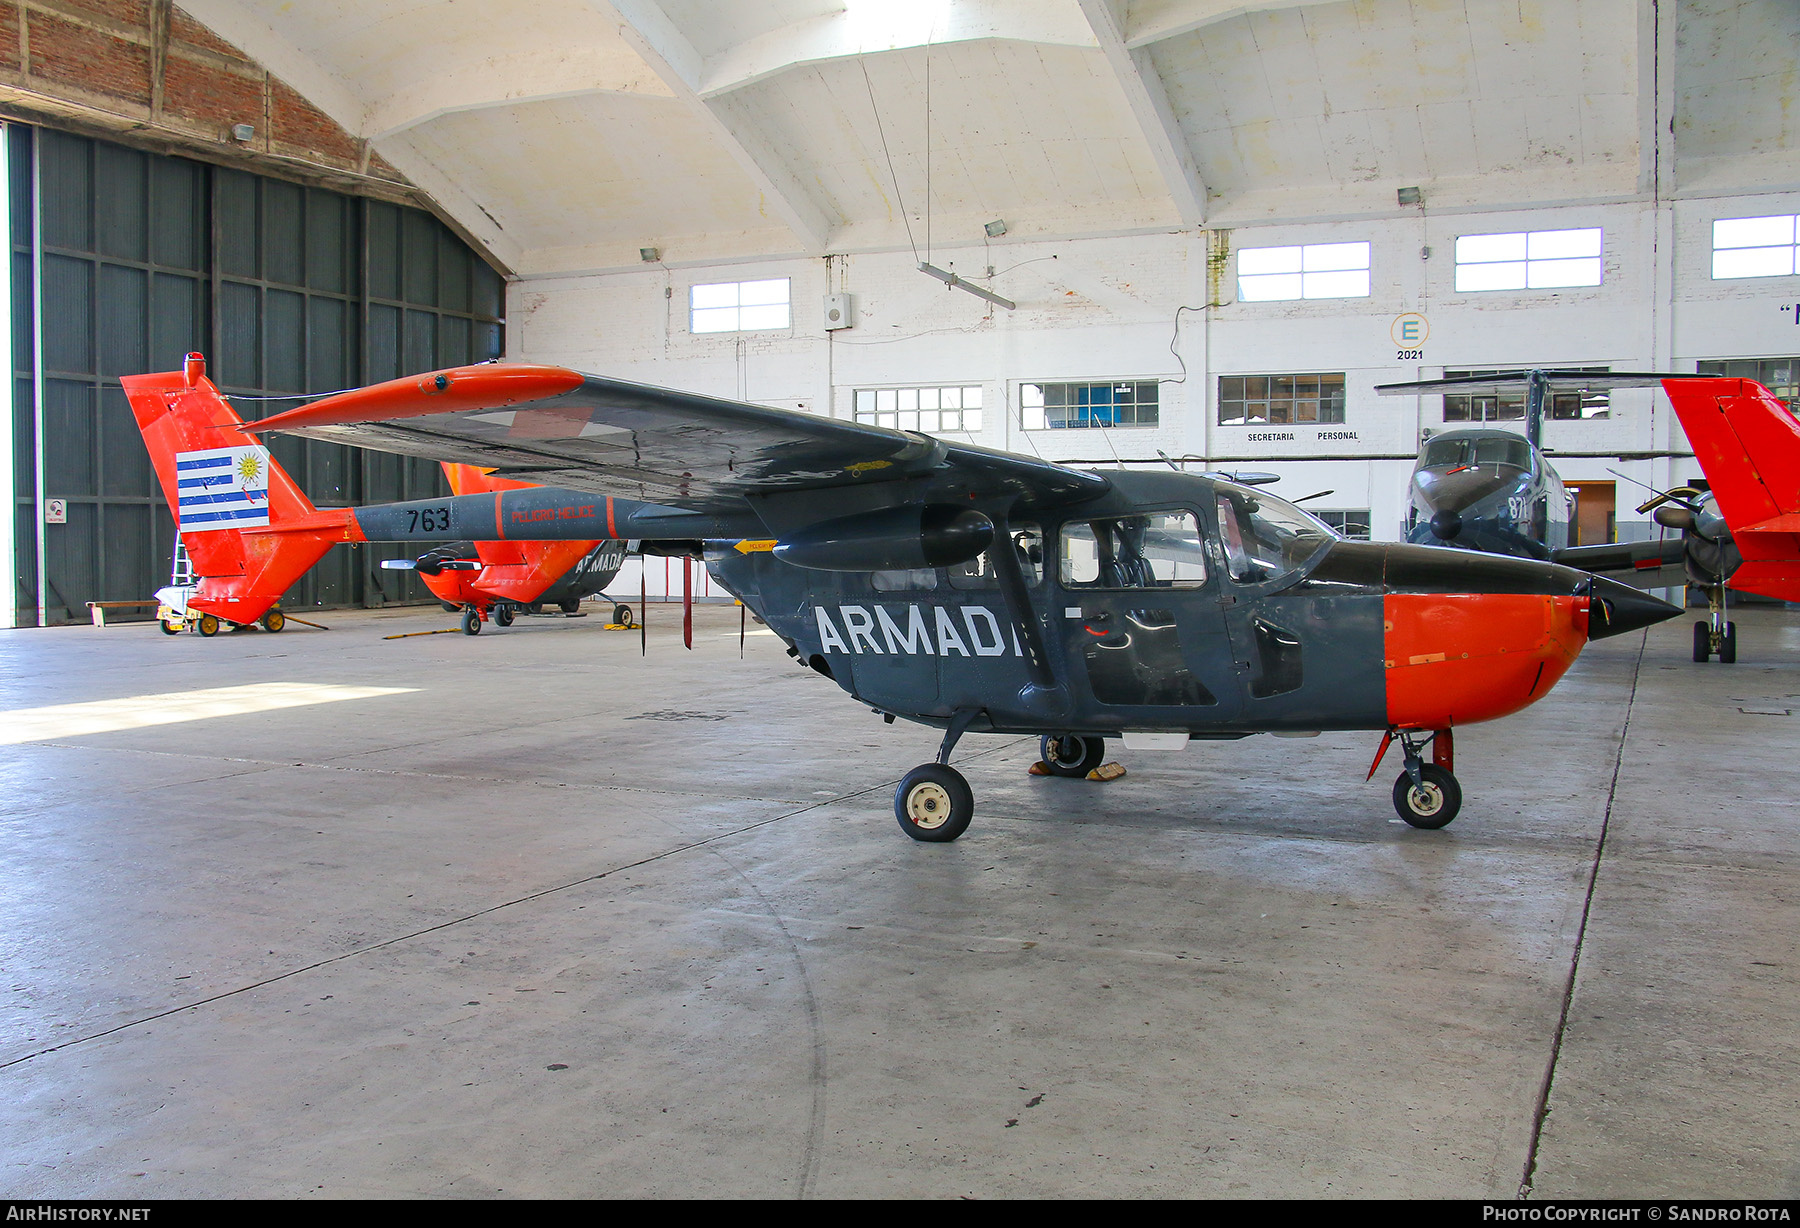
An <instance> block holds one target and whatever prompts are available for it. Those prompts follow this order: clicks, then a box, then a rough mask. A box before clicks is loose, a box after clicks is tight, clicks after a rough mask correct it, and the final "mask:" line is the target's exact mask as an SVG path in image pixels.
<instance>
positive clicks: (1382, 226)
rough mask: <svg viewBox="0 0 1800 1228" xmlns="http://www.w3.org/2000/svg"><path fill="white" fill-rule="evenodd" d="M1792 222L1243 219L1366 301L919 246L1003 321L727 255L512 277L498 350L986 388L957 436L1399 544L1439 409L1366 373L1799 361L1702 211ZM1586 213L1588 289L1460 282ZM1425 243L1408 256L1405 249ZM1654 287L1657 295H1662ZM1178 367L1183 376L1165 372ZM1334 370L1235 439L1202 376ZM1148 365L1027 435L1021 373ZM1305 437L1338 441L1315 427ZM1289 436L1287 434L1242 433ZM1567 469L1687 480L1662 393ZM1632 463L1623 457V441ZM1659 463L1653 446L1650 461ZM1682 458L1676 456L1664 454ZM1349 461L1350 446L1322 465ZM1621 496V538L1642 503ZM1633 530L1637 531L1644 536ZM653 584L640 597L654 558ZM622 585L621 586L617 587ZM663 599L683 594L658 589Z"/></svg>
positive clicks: (1788, 198)
mask: <svg viewBox="0 0 1800 1228" xmlns="http://www.w3.org/2000/svg"><path fill="white" fill-rule="evenodd" d="M1773 213H1800V192H1786V193H1761V194H1754V195H1728V196H1715V197H1703V198H1690V199H1683V200H1679V201H1676V202H1673V203H1668V202H1664V203H1661V204H1657V203H1654V202H1651V201H1648V200H1627V201H1615V202H1609V203H1597V204H1584V205H1571V206H1562V207H1542V208H1531V209H1509V210H1506V211H1503V212H1494V211H1490V212H1480V211H1473V210H1461V211H1457V212H1445V213H1432V212H1431V211H1430V210H1429V208H1427V209H1425V210H1410V211H1403V212H1400V213H1398V214H1396V215H1394V216H1390V217H1388V218H1385V219H1381V220H1374V221H1372V220H1368V219H1359V220H1345V221H1319V222H1307V223H1283V224H1270V225H1265V226H1245V227H1240V228H1237V229H1235V230H1232V231H1231V232H1229V235H1228V236H1227V237H1228V239H1229V244H1230V248H1231V250H1232V251H1233V252H1235V251H1236V250H1238V249H1241V248H1244V247H1265V246H1278V245H1285V244H1298V243H1330V242H1343V241H1352V240H1368V241H1370V242H1371V243H1372V244H1373V261H1372V293H1371V295H1370V296H1369V297H1368V298H1362V299H1345V300H1330V301H1320V302H1301V303H1242V304H1240V303H1235V302H1232V301H1231V300H1232V299H1234V298H1235V294H1236V283H1235V271H1236V265H1235V260H1233V262H1232V263H1231V265H1229V266H1228V267H1227V270H1226V275H1225V276H1224V278H1223V279H1222V284H1221V289H1222V295H1221V298H1222V299H1223V300H1224V302H1225V305H1222V306H1217V307H1212V308H1207V309H1203V310H1198V311H1186V312H1182V313H1181V323H1180V328H1179V331H1177V328H1176V323H1175V321H1176V313H1177V309H1178V308H1180V307H1182V306H1188V307H1203V305H1204V304H1205V303H1206V302H1207V276H1206V268H1207V253H1208V236H1207V235H1206V234H1205V233H1195V232H1177V233H1167V234H1148V235H1127V236H1119V237H1110V238H1093V239H1078V240H1068V241H1061V242H1054V243H1015V242H1009V241H1004V240H1003V241H1001V242H1000V243H997V244H992V245H986V244H981V243H975V244H968V245H964V246H961V247H956V248H948V247H945V246H943V245H942V244H941V243H940V245H939V246H938V248H937V249H936V251H935V252H934V253H933V260H934V262H935V263H937V264H939V265H943V266H946V267H953V268H954V270H955V271H956V272H958V273H961V274H962V275H964V276H965V277H972V278H982V277H984V275H985V273H986V271H987V270H988V269H989V268H990V267H991V268H993V269H994V270H995V272H994V276H993V277H992V279H991V280H984V283H983V284H986V285H989V286H991V288H992V289H993V290H995V291H996V292H997V293H1000V294H1003V295H1005V296H1007V297H1009V298H1013V299H1015V300H1017V302H1018V304H1019V307H1018V310H1017V311H1015V312H1008V311H1004V310H1001V309H997V308H992V307H990V306H989V305H988V304H986V303H984V302H982V301H980V300H978V299H976V298H974V297H973V296H971V295H967V294H963V293H959V292H956V291H952V290H949V289H946V288H945V287H944V286H943V285H942V284H941V283H939V282H937V281H935V280H933V279H931V278H929V277H927V276H926V275H924V274H923V273H920V272H918V271H917V269H916V268H915V267H914V265H915V261H914V258H913V255H912V254H911V253H910V252H894V253H875V254H862V255H850V256H835V257H830V258H826V259H794V260H758V261H748V262H742V263H732V264H714V265H705V266H694V267H681V268H665V267H663V266H660V265H657V266H646V267H645V268H644V269H643V270H642V271H634V272H630V273H619V274H610V275H597V276H585V277H569V278H558V279H540V280H530V281H521V282H515V283H513V285H512V286H511V288H510V290H509V303H508V338H509V346H510V354H509V357H511V358H514V359H519V360H528V361H534V362H554V363H563V364H567V365H569V366H572V367H576V368H578V369H581V370H586V371H593V372H596V373H600V374H605V375H609V376H614V377H618V378H623V379H631V380H639V381H642V382H645V383H651V384H660V385H665V386H668V387H674V388H682V389H687V390H691V391H695V392H702V393H708V394H712V395H717V396H725V397H733V398H739V399H743V400H749V401H755V402H759V403H763V404H769V405H777V406H781V407H784V408H790V409H801V410H806V411H808V412H812V413H825V414H832V415H835V416H838V417H849V416H850V415H851V413H852V399H853V394H854V391H855V389H857V388H859V387H872V386H892V385H909V384H917V385H930V384H969V383H979V384H981V385H982V387H983V390H984V392H983V395H984V405H985V407H986V411H985V415H984V416H985V421H984V424H983V430H982V431H981V432H980V433H979V435H977V436H975V437H974V438H975V441H976V442H979V443H983V444H987V445H990V446H994V447H1001V448H1007V449H1010V450H1014V451H1019V452H1025V453H1030V454H1037V455H1040V456H1043V457H1046V458H1048V459H1052V460H1081V461H1089V462H1095V463H1104V464H1111V463H1114V460H1115V458H1118V459H1123V460H1154V459H1155V457H1156V454H1157V453H1158V452H1159V451H1161V452H1166V453H1168V454H1169V455H1171V456H1177V457H1180V456H1192V457H1198V458H1205V460H1204V461H1203V462H1198V463H1196V465H1195V467H1205V466H1206V465H1211V466H1214V467H1239V468H1258V469H1269V470H1273V471H1275V472H1277V473H1280V474H1282V481H1281V483H1280V485H1279V486H1278V487H1277V488H1276V489H1277V491H1278V492H1280V493H1282V494H1285V495H1287V496H1288V497H1290V498H1292V497H1299V496H1302V495H1306V494H1310V493H1312V492H1314V491H1317V490H1324V489H1331V490H1332V491H1333V492H1334V493H1333V494H1332V495H1330V496H1327V497H1324V498H1320V499H1315V500H1312V501H1311V502H1310V504H1309V506H1311V507H1315V508H1362V507H1367V508H1369V509H1370V510H1371V513H1372V523H1373V526H1374V532H1375V535H1376V536H1377V537H1386V538H1393V537H1398V536H1399V535H1400V532H1401V525H1402V522H1403V520H1404V517H1405V510H1406V484H1407V477H1408V474H1409V473H1410V471H1411V457H1412V455H1413V454H1414V453H1415V452H1416V450H1417V448H1418V441H1419V431H1420V429H1421V427H1441V426H1442V425H1443V423H1442V418H1441V403H1440V401H1439V399H1438V398H1435V397H1424V398H1411V397H1404V398H1386V397H1379V396H1377V395H1375V393H1374V391H1373V388H1374V386H1375V385H1376V384H1378V383H1384V382H1389V381H1397V380H1405V379H1421V378H1431V377H1433V376H1436V375H1438V374H1440V373H1441V372H1442V371H1443V370H1444V369H1445V368H1453V369H1454V368H1469V367H1472V368H1483V367H1504V366H1524V365H1533V364H1537V365H1569V366H1588V365H1610V366H1611V367H1613V368H1614V369H1615V370H1622V371H1644V370H1692V369H1693V365H1694V363H1695V362H1696V361H1697V360H1702V359H1714V358H1739V357H1775V356H1788V355H1800V325H1797V324H1796V322H1795V320H1796V317H1795V303H1796V299H1800V277H1776V278H1759V279H1749V280H1740V281H1728V282H1714V281H1713V280H1712V279H1711V259H1712V248H1711V234H1712V222H1713V220H1714V219H1715V218H1720V217H1746V216H1760V215H1764V214H1773ZM1587 226H1599V227H1601V228H1603V230H1604V231H1605V247H1604V270H1605V271H1604V280H1603V284H1601V285H1600V286H1596V287H1592V288H1580V289H1565V290H1556V291H1518V292H1514V291H1494V292H1487V293H1481V294H1460V295H1459V294H1457V293H1455V292H1454V290H1453V288H1452V287H1453V251H1454V247H1455V240H1456V237H1457V236H1458V235H1464V234H1488V233H1495V232H1507V231H1520V230H1547V229H1561V228H1565V227H1587ZM1425 248H1429V249H1430V252H1431V254H1430V257H1429V258H1423V257H1422V255H1421V252H1422V249H1425ZM780 276H785V277H790V278H792V279H793V300H792V301H793V325H792V327H791V328H789V329H786V330H783V331H780V332H768V333H747V334H715V335H701V336H695V335H692V334H690V333H689V332H688V330H687V303H688V288H689V286H691V285H693V284H695V283H700V282H714V281H740V280H750V279H753V278H762V277H780ZM1659 285H1662V286H1667V287H1670V288H1671V289H1670V290H1669V291H1668V292H1667V294H1666V295H1665V294H1663V293H1659V292H1658V290H1657V287H1658V286H1659ZM838 291H847V292H849V293H850V294H852V295H853V296H854V301H855V311H856V315H855V320H856V323H855V327H854V328H851V329H848V330H844V331H840V332H836V333H829V334H828V333H826V332H825V330H824V326H823V315H822V307H821V299H822V298H823V296H824V295H825V294H826V293H828V292H838ZM1412 311H1416V312H1420V313H1423V314H1424V315H1425V316H1426V317H1427V318H1428V319H1429V321H1430V335H1429V337H1428V339H1427V340H1426V341H1425V343H1424V346H1423V350H1424V360H1423V361H1422V362H1401V361H1399V360H1398V358H1397V352H1398V349H1399V347H1398V346H1397V345H1396V344H1395V342H1394V340H1393V338H1392V337H1391V335H1390V326H1391V324H1392V323H1393V320H1394V318H1395V317H1396V316H1397V315H1399V314H1401V313H1403V312H1412ZM1183 364H1185V367H1186V372H1185V377H1184V374H1183ZM1310 371H1343V372H1345V373H1346V375H1347V380H1346V385H1347V408H1346V421H1345V423H1344V424H1343V425H1342V426H1341V427H1337V426H1329V427H1313V426H1295V427H1292V428H1268V427H1262V428H1246V427H1242V426H1220V425H1217V424H1216V423H1215V422H1214V417H1215V414H1216V409H1215V407H1214V402H1215V399H1216V393H1217V382H1218V377H1219V376H1221V375H1232V374H1269V373H1284V372H1310ZM1125 378H1137V379H1147V378H1155V379H1161V380H1165V381H1169V382H1165V383H1164V384H1163V385H1162V407H1161V424H1160V425H1159V426H1158V427H1156V428H1151V429H1114V430H1105V431H1100V430H1063V431H1033V432H1027V431H1024V430H1022V429H1021V428H1020V425H1019V418H1018V408H1017V406H1018V385H1019V384H1020V382H1022V381H1029V380H1039V379H1091V380H1109V379H1125ZM1321 431H1333V432H1338V433H1348V434H1350V435H1352V436H1353V438H1347V439H1345V438H1325V439H1322V438H1320V433H1321ZM1277 432H1279V433H1283V434H1289V435H1291V436H1292V438H1291V439H1284V440H1279V441H1272V442H1271V441H1267V440H1261V441H1257V440H1252V439H1251V438H1250V436H1251V435H1253V434H1256V435H1269V434H1272V433H1277ZM1545 443H1546V446H1547V447H1548V448H1549V449H1550V450H1552V451H1553V452H1563V453H1570V452H1588V453H1598V454H1600V455H1598V456H1595V457H1591V458H1580V457H1564V458H1562V459H1560V460H1558V461H1557V466H1558V469H1559V470H1560V471H1561V473H1562V475H1563V477H1564V478H1565V479H1582V478H1590V479H1601V480H1607V479H1609V478H1611V476H1612V475H1611V474H1610V473H1609V472H1608V470H1609V469H1618V470H1619V471H1620V472H1622V473H1624V474H1625V475H1627V476H1628V477H1631V478H1635V479H1637V480H1639V481H1642V482H1645V483H1647V484H1651V485H1655V486H1659V487H1663V486H1668V485H1673V484H1675V483H1677V482H1679V481H1682V480H1685V479H1687V478H1691V477H1697V476H1699V474H1700V471H1699V468H1698V466H1697V465H1696V464H1695V463H1694V461H1693V460H1692V459H1691V458H1689V457H1685V456H1682V455H1679V454H1680V453H1684V452H1686V451H1687V450H1688V449H1687V444H1686V441H1685V439H1683V438H1682V436H1681V434H1680V428H1679V425H1678V424H1677V423H1675V421H1674V415H1673V413H1672V411H1671V410H1670V409H1669V406H1668V404H1667V400H1666V398H1665V397H1664V396H1663V395H1662V394H1661V393H1660V392H1651V391H1649V390H1620V391H1617V392H1615V393H1614V394H1613V411H1612V416H1611V417H1610V418H1609V419H1605V420H1598V421H1588V422H1559V421H1552V422H1549V423H1547V424H1546V427H1545ZM1631 453H1637V454H1644V453H1649V454H1652V455H1651V456H1650V457H1649V458H1644V457H1641V456H1640V457H1636V458H1630V459H1623V460H1621V459H1620V458H1621V457H1622V456H1624V455H1626V454H1631ZM1659 453H1660V454H1662V455H1655V454H1659ZM1668 453H1676V454H1677V455H1673V456H1670V455H1667V454H1668ZM1337 457H1342V458H1344V459H1332V458H1337ZM1630 494H1631V488H1630V487H1627V486H1623V485H1622V486H1621V490H1620V495H1619V518H1620V523H1621V526H1622V527H1621V536H1630V535H1633V533H1634V530H1632V529H1630V528H1627V527H1624V526H1626V525H1628V523H1629V522H1631V521H1633V520H1634V519H1640V518H1636V517H1635V516H1634V514H1633V513H1632V511H1631V504H1632V503H1633V502H1634V500H1632V499H1631V498H1630ZM1635 532H1638V533H1647V532H1648V530H1647V529H1646V530H1637V531H1635ZM650 571H651V574H650V576H649V581H650V585H651V590H652V591H653V592H654V591H656V586H657V583H658V581H659V580H660V578H661V577H660V575H659V574H658V572H659V567H658V566H657V565H655V564H653V565H652V567H651V569H650ZM630 579H631V580H632V587H633V588H635V584H636V577H635V575H633V576H632V577H630ZM675 591H676V592H679V584H677V586H676V590H675Z"/></svg>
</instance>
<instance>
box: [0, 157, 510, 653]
mask: <svg viewBox="0 0 1800 1228" xmlns="http://www.w3.org/2000/svg"><path fill="white" fill-rule="evenodd" d="M5 131H6V155H7V164H6V165H7V176H8V189H9V190H8V192H7V203H8V206H9V211H10V233H11V237H12V264H11V270H10V272H11V279H12V281H11V291H12V292H11V298H10V304H11V312H12V320H11V338H12V362H13V413H12V420H13V439H12V449H11V456H12V462H13V474H12V488H13V493H14V499H13V507H12V508H11V509H10V511H11V513H12V524H11V526H10V530H11V534H12V541H13V554H14V569H13V570H14V575H15V584H14V592H13V616H14V623H15V625H18V626H35V625H38V624H40V623H41V624H56V623H64V622H71V621H83V622H84V621H86V620H87V618H88V610H87V603H88V602H90V601H130V600H136V599H140V598H147V597H149V596H151V595H152V594H153V593H154V592H155V591H156V589H158V588H160V587H162V586H163V585H164V584H167V583H168V578H169V570H170V563H171V559H172V554H173V550H174V542H175V529H174V521H173V518H172V517H171V515H170V513H169V509H168V506H167V504H166V503H165V502H164V500H163V497H162V491H161V488H160V487H159V486H158V485H157V482H156V477H155V474H154V473H153V471H152V470H151V467H150V461H149V457H148V455H147V454H146V453H145V451H144V445H143V441H142V439H141V438H140V437H139V435H138V431H137V426H136V424H135V423H134V422H133V420H132V417H131V410H130V407H129V406H128V405H127V404H126V401H125V396H124V394H123V392H122V391H121V390H120V387H119V376H121V375H130V374H135V373H138V372H144V371H168V370H174V369H176V368H178V367H179V366H180V365H181V359H182V356H183V355H184V354H186V353H187V352H188V351H190V350H199V351H201V352H203V353H204V354H206V356H207V359H208V366H209V374H210V375H211V376H212V378H213V380H214V381H215V382H216V383H218V385H219V387H220V389H221V390H222V391H223V392H224V393H225V394H226V395H227V396H229V397H232V398H234V400H233V404H234V406H235V407H236V408H237V410H238V412H239V413H241V414H242V415H243V416H244V417H245V418H247V419H256V418H261V417H266V416H268V415H269V414H271V413H275V412H278V411H279V410H281V409H285V408H288V407H291V406H292V405H294V404H297V403H298V401H297V399H296V397H295V394H300V395H317V394H320V393H325V392H332V391H335V390H337V389H340V388H347V387H355V386H358V385H361V384H366V383H371V382H375V381H379V380H384V379H393V378H395V377H397V376H400V375H406V374H411V373H413V372H417V371H429V370H432V369H434V368H437V367H445V366H453V365H456V364H460V363H467V362H481V361H484V360H486V359H490V358H497V357H499V356H500V354H501V351H502V349H503V322H502V310H503V291H504V285H503V282H502V279H501V277H500V275H499V274H498V273H496V272H495V271H494V270H493V269H492V268H491V267H490V266H489V265H488V264H487V262H486V261H485V260H483V259H482V258H481V256H480V255H479V254H477V253H476V252H475V251H474V250H473V249H471V248H470V247H469V246H468V245H467V244H465V243H464V242H463V241H462V240H461V239H459V238H457V236H456V235H454V234H452V233H451V232H450V231H449V229H447V228H446V227H445V226H444V225H443V224H442V223H441V222H439V221H438V220H437V219H436V218H435V217H433V216H432V215H431V214H429V213H425V212H423V211H421V210H418V209H412V208H408V207H405V206H402V205H397V204H392V203H389V202H386V201H380V200H374V199H369V198H365V197H358V196H350V195H346V194H344V193H341V192H334V191H328V190H325V189H322V188H318V187H309V186H303V185H301V184H297V183H290V182H287V181H284V180H280V179H273V178H268V177H264V176H259V175H254V174H250V173H248V172H245V171H240V170H236V169H231V168H227V167H221V166H214V165H210V164H207V163H203V162H197V161H192V160H189V159H185V158H176V157H168V156H163V155H159V154H155V153H149V152H146V151H143V150H138V149H131V148H127V147H125V146H122V145H115V144H111V143H108V142H106V141H100V140H93V139H89V138H86V137H80V136H73V135H70V134H67V133H62V132H57V131H52V130H49V129H41V128H35V129H34V128H31V127H26V126H22V125H10V126H8V127H7V128H6V130H5ZM251 398H271V399H263V400H256V399H251ZM271 448H272V450H273V451H274V453H275V455H276V457H277V459H279V460H280V462H281V463H282V465H284V466H285V467H286V468H287V470H288V472H290V473H291V474H293V476H294V478H295V480H296V481H298V482H299V483H300V485H301V487H302V488H303V489H304V490H305V491H306V493H307V495H308V496H309V497H310V498H311V499H312V500H313V502H314V503H315V504H317V505H318V506H320V507H343V506H347V505H351V504H360V503H374V502H386V501H391V500H397V499H417V498H426V497H429V496H431V495H434V494H440V493H444V491H445V490H446V487H445V485H444V483H443V478H442V475H441V473H440V472H439V470H438V468H437V466H435V465H429V464H426V463H424V462H420V461H410V460H405V459H402V458H399V457H394V456H386V455H379V454H374V453H364V452H361V451H359V450H356V449H349V448H345V447H342V446H339V445H332V444H321V443H315V442H312V441H304V440H297V439H277V440H274V441H272V443H271ZM401 553H402V552H401V550H400V549H399V548H397V547H377V548H371V547H363V548H360V549H352V548H350V547H348V546H339V547H336V548H335V549H334V550H333V551H332V552H331V553H330V554H328V555H327V556H326V557H325V559H324V560H322V561H321V562H320V563H319V565H318V566H317V567H315V568H314V569H313V570H312V571H311V572H309V573H308V574H307V575H306V576H305V577H303V578H302V579H301V581H300V582H299V584H298V585H297V586H296V587H295V589H294V590H293V591H292V592H290V593H289V594H288V595H287V597H286V599H285V602H284V604H286V605H288V606H289V607H290V608H297V607H299V606H330V605H381V604H387V603H392V602H405V601H423V600H429V598H430V595H429V594H428V593H427V592H426V591H425V589H424V586H423V585H421V584H420V583H419V582H418V580H417V578H416V577H414V576H413V575H412V574H411V573H409V572H394V571H386V572H384V571H381V570H380V569H379V561H380V560H381V559H382V558H393V557H399V556H400V554H401ZM149 613H150V612H149V611H145V612H144V614H145V616H146V617H147V616H148V614H149Z"/></svg>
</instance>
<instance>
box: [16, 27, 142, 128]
mask: <svg viewBox="0 0 1800 1228" xmlns="http://www.w3.org/2000/svg"><path fill="white" fill-rule="evenodd" d="M26 19H27V21H29V23H30V29H31V50H30V62H29V64H28V65H27V68H28V75H29V76H30V77H32V78H34V79H36V80H37V81H39V82H42V83H44V84H45V85H46V86H48V87H49V88H51V89H54V88H55V87H56V86H58V85H62V86H69V87H73V88H74V89H76V90H78V91H80V92H84V93H89V94H101V95H104V96H106V97H108V98H113V99H118V100H119V101H122V102H128V103H133V104H135V105H137V106H140V107H148V106H149V105H150V46H149V44H148V42H137V41H133V40H131V39H125V38H118V37H116V36H114V35H112V34H109V33H107V32H106V31H104V30H100V29H96V28H94V27H93V26H90V25H86V24H81V23H77V22H72V21H65V20H63V19H62V18H61V17H58V16H54V15H52V14H50V13H47V12H41V11H37V10H35V9H30V8H28V9H27V18H26Z"/></svg>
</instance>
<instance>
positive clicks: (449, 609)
mask: <svg viewBox="0 0 1800 1228" xmlns="http://www.w3.org/2000/svg"><path fill="white" fill-rule="evenodd" d="M438 604H439V605H441V606H443V607H444V613H446V614H454V613H456V612H457V611H458V610H460V609H462V607H461V606H459V605H457V604H456V603H455V602H454V601H440V602H438Z"/></svg>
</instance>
